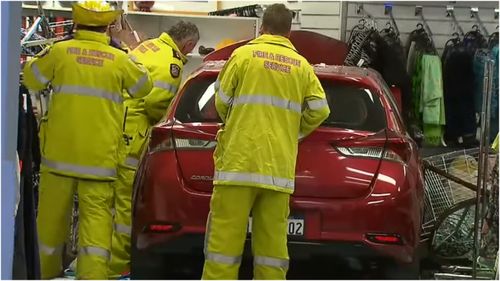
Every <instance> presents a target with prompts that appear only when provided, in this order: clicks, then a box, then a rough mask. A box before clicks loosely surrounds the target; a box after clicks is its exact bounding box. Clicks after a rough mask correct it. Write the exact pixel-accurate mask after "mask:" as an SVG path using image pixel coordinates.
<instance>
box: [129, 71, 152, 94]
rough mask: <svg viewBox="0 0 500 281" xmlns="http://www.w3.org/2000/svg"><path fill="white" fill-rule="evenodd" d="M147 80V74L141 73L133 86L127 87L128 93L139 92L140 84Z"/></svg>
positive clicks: (142, 84)
mask: <svg viewBox="0 0 500 281" xmlns="http://www.w3.org/2000/svg"><path fill="white" fill-rule="evenodd" d="M147 81H148V74H147V73H145V74H144V75H142V77H141V79H139V81H137V83H135V85H134V86H132V87H130V88H128V93H129V94H130V95H131V96H134V95H135V94H136V93H137V92H139V90H140V89H141V88H142V86H144V84H146V82H147Z"/></svg>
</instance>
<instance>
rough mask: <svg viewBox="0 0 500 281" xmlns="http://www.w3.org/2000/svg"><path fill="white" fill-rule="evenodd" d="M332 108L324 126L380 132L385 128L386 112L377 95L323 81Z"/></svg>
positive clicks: (369, 91)
mask: <svg viewBox="0 0 500 281" xmlns="http://www.w3.org/2000/svg"><path fill="white" fill-rule="evenodd" d="M321 84H322V85H323V89H324V90H325V93H326V98H327V100H328V104H329V106H330V111H331V113H330V116H329V117H328V118H327V119H326V120H325V122H323V126H328V127H336V128H344V129H351V130H361V131H369V132H378V131H380V130H382V129H384V128H385V126H386V119H385V111H384V108H383V106H382V103H381V102H380V99H379V97H378V96H377V94H375V93H372V92H371V90H370V89H366V88H362V87H358V86H355V85H352V84H339V83H338V82H330V81H321Z"/></svg>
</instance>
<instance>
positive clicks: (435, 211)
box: [422, 147, 479, 240]
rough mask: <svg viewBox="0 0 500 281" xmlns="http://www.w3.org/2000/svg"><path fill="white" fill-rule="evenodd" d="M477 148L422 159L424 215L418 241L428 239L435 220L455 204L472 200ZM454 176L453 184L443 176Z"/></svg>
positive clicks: (473, 196)
mask: <svg viewBox="0 0 500 281" xmlns="http://www.w3.org/2000/svg"><path fill="white" fill-rule="evenodd" d="M478 158H479V148H478V147H476V148H471V149H465V150H459V151H453V152H449V153H445V154H440V155H434V156H430V157H426V158H424V163H425V213H424V222H423V224H422V239H424V240H425V239H428V238H429V235H430V234H431V233H432V231H433V229H434V227H435V225H436V223H437V221H438V220H439V218H440V217H441V215H443V214H444V213H445V212H446V211H447V210H449V209H450V208H452V207H453V206H455V205H456V204H458V203H460V202H463V201H466V200H468V199H472V198H475V196H476V192H475V186H476V183H477V174H478ZM439 171H442V172H444V173H446V174H448V176H451V177H455V178H456V179H457V181H459V182H457V181H453V180H451V179H449V178H448V177H444V176H443V173H440V172H439Z"/></svg>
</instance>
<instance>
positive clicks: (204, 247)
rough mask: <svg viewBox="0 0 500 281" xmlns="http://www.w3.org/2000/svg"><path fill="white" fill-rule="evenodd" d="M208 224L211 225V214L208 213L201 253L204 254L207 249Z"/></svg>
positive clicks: (209, 230)
mask: <svg viewBox="0 0 500 281" xmlns="http://www.w3.org/2000/svg"><path fill="white" fill-rule="evenodd" d="M210 224H211V213H210V212H209V213H208V218H207V230H206V232H205V243H204V246H203V253H204V254H207V252H208V251H207V249H208V239H209V237H210V232H211V229H210Z"/></svg>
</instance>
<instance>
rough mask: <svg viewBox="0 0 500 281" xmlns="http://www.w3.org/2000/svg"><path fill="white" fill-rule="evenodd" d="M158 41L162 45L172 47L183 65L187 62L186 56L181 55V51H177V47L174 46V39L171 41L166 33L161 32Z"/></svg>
mask: <svg viewBox="0 0 500 281" xmlns="http://www.w3.org/2000/svg"><path fill="white" fill-rule="evenodd" d="M160 40H161V41H162V42H163V43H165V44H167V45H169V46H170V47H172V48H173V49H174V50H175V51H176V52H177V53H178V54H179V56H180V57H181V60H182V63H184V64H185V63H186V62H187V58H186V56H185V55H184V54H183V53H181V51H180V50H179V47H178V46H177V44H175V41H174V39H172V37H170V35H168V33H165V32H163V33H162V34H161V35H160Z"/></svg>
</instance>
